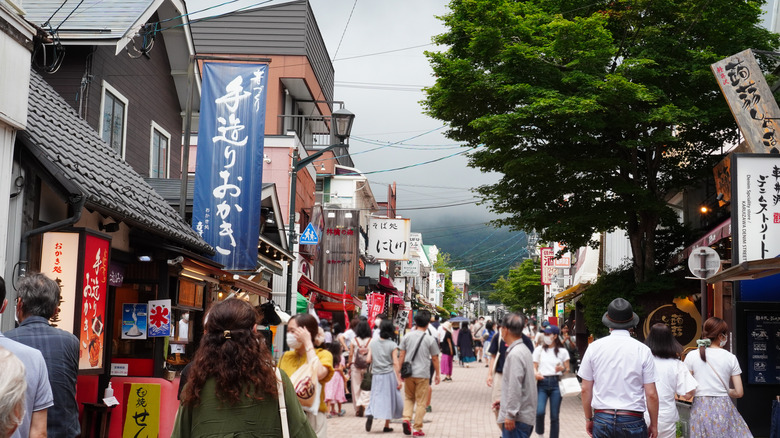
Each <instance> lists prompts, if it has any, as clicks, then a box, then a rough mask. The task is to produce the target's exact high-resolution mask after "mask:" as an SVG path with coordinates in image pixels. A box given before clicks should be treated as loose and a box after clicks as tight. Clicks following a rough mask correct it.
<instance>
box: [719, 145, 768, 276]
mask: <svg viewBox="0 0 780 438" xmlns="http://www.w3.org/2000/svg"><path fill="white" fill-rule="evenodd" d="M732 165H733V169H732V174H731V175H732V178H734V179H735V182H734V184H735V190H733V191H732V196H733V198H734V199H733V201H732V202H735V206H734V210H733V211H734V213H733V214H732V218H731V220H732V223H734V222H735V221H736V228H735V231H734V233H732V235H735V236H736V238H737V241H738V242H739V243H738V245H739V246H738V248H737V249H738V252H737V263H742V262H745V261H749V260H759V259H771V258H774V257H777V256H778V255H780V157H778V156H777V155H769V154H746V155H742V154H736V155H735V156H734V160H733V162H732Z"/></svg>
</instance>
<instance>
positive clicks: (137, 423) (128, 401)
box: [122, 383, 160, 438]
mask: <svg viewBox="0 0 780 438" xmlns="http://www.w3.org/2000/svg"><path fill="white" fill-rule="evenodd" d="M124 394H125V400H124V409H125V415H124V418H125V424H124V428H123V429H122V438H136V437H147V438H157V436H158V435H159V433H160V384H159V383H125V387H124Z"/></svg>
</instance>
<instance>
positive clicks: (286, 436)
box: [276, 368, 290, 438]
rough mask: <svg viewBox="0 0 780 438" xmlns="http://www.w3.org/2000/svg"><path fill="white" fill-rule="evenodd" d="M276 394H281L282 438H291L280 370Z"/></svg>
mask: <svg viewBox="0 0 780 438" xmlns="http://www.w3.org/2000/svg"><path fill="white" fill-rule="evenodd" d="M276 392H278V393H279V416H280V417H281V419H282V438H290V425H289V424H287V404H286V403H285V400H284V387H283V386H282V375H281V374H280V373H279V368H276Z"/></svg>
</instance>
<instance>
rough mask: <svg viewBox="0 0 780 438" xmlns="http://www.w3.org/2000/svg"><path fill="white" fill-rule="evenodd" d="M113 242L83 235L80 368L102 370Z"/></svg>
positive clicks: (90, 235)
mask: <svg viewBox="0 0 780 438" xmlns="http://www.w3.org/2000/svg"><path fill="white" fill-rule="evenodd" d="M110 246H111V242H109V241H108V240H107V239H104V238H102V237H99V236H94V235H92V234H84V265H83V269H84V271H83V276H82V283H81V285H80V286H81V291H82V298H81V305H80V306H79V307H80V309H81V312H80V313H81V325H80V328H79V339H80V341H81V342H80V345H79V349H80V351H79V369H80V370H102V369H103V357H104V354H103V350H104V348H103V347H104V346H105V345H104V344H105V339H104V338H105V335H104V333H105V332H104V330H103V328H104V327H105V322H106V302H107V301H106V295H107V294H108V251H109V248H110Z"/></svg>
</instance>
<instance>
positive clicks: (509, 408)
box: [497, 313, 538, 438]
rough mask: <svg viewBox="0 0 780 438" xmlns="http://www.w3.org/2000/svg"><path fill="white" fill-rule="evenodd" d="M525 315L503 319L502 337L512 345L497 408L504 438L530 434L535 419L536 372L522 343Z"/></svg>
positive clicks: (504, 370)
mask: <svg viewBox="0 0 780 438" xmlns="http://www.w3.org/2000/svg"><path fill="white" fill-rule="evenodd" d="M524 326H525V317H524V316H523V315H521V314H519V313H510V314H508V315H506V316H505V317H504V320H503V321H502V323H501V328H500V330H501V337H502V338H503V339H504V341H505V342H506V343H507V344H508V345H509V347H508V348H507V350H506V359H505V361H504V369H503V376H502V382H501V386H502V391H501V401H500V404H499V409H498V419H497V422H498V424H499V425H502V426H503V428H502V429H503V430H502V435H501V436H502V437H503V438H528V437H530V436H531V431H532V430H533V427H534V422H535V421H536V404H537V399H538V396H537V393H536V373H535V372H534V361H533V357H532V356H531V352H530V351H528V349H527V348H525V347H524V346H523V327H524Z"/></svg>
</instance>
